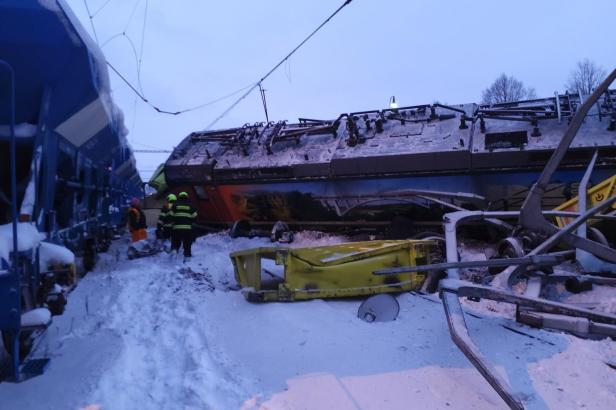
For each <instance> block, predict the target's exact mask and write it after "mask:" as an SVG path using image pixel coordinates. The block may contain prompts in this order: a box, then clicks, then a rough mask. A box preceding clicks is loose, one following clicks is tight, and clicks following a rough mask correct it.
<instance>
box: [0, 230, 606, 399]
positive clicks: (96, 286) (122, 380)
mask: <svg viewBox="0 0 616 410" xmlns="http://www.w3.org/2000/svg"><path fill="white" fill-rule="evenodd" d="M341 240H343V238H336V237H320V236H319V235H316V234H311V233H300V234H299V235H298V236H297V241H296V243H295V244H294V246H308V245H316V244H319V245H321V244H326V243H331V242H336V241H341ZM263 245H268V246H269V245H270V244H269V242H268V241H267V240H265V239H245V238H239V239H230V238H229V237H227V236H226V235H224V234H212V235H208V236H206V237H203V238H200V239H199V240H198V241H197V242H196V244H195V245H194V247H193V254H194V255H195V256H194V258H193V260H192V261H190V262H189V263H188V265H189V266H190V267H191V268H192V270H193V271H194V272H196V273H197V274H196V275H191V274H182V273H180V268H181V266H182V264H181V263H179V262H178V261H175V260H170V258H169V256H168V255H166V254H159V255H155V256H152V257H148V258H143V259H137V260H132V261H128V260H126V256H125V252H126V243H124V242H122V243H116V244H114V246H113V247H112V249H111V250H110V252H109V253H107V254H105V255H102V257H101V261H100V262H99V264H98V265H97V268H96V270H95V271H93V272H91V273H89V274H88V275H87V276H86V277H85V278H84V279H83V280H82V281H81V282H80V284H79V286H78V287H77V288H76V290H75V291H74V292H72V293H71V295H70V297H69V303H68V306H67V311H66V312H65V314H64V315H63V316H60V317H55V318H54V320H53V324H52V326H51V327H50V328H49V329H48V331H47V332H46V333H45V334H44V335H43V336H42V337H41V338H40V339H39V340H38V341H37V345H36V347H35V352H34V354H33V356H34V357H43V356H45V357H50V358H51V364H50V367H49V369H48V371H47V372H46V373H45V374H44V375H43V376H40V377H37V378H34V379H31V380H28V381H26V382H24V383H21V384H11V383H2V384H0V408H1V409H23V410H28V409H37V410H38V409H75V410H76V409H88V410H93V409H104V410H108V409H109V410H115V409H119V410H122V409H245V410H247V409H409V408H425V409H492V408H505V405H504V403H503V402H502V400H501V399H500V398H499V397H498V395H497V394H496V393H495V392H494V391H493V390H492V388H491V387H490V386H489V385H488V383H487V382H486V381H484V380H483V378H482V377H481V376H480V375H479V373H478V372H477V371H476V370H475V369H474V367H473V366H472V365H471V364H470V363H469V362H468V361H467V360H466V358H465V357H464V356H463V355H462V353H460V352H459V351H458V349H457V348H456V347H455V346H454V344H453V343H452V341H451V339H450V336H449V332H448V330H447V325H446V323H445V317H444V312H443V308H442V305H441V304H440V301H439V300H438V298H437V297H436V296H421V295H415V294H410V293H407V294H402V295H400V296H399V297H398V301H399V302H400V306H401V311H400V316H399V317H398V319H397V320H396V321H393V322H387V323H366V322H363V321H361V320H359V319H358V318H357V317H356V314H357V309H358V307H359V305H360V303H361V300H359V299H354V300H336V301H332V300H330V301H323V300H314V301H308V302H294V303H269V304H251V303H248V302H246V301H245V300H244V298H243V296H242V295H241V293H240V292H239V291H237V290H234V289H236V286H235V281H234V277H233V268H232V266H231V263H230V260H229V257H228V253H229V252H231V251H233V250H238V249H244V248H248V247H256V246H263ZM601 292H606V291H605V290H601ZM612 296H613V294H612ZM465 306H466V308H468V309H473V304H472V303H465ZM477 306H478V308H477V310H476V312H475V313H474V314H473V315H467V323H468V325H469V328H470V331H471V333H472V334H473V336H474V338H475V340H476V342H477V344H478V345H479V346H480V348H481V349H482V350H483V352H484V353H485V354H486V356H487V357H488V358H490V359H491V360H492V361H493V362H494V363H495V365H496V366H497V368H498V369H499V371H502V372H503V374H504V375H505V377H506V378H507V379H508V380H509V381H510V383H511V385H512V386H513V388H514V389H515V390H516V391H517V392H519V394H520V395H521V397H523V398H524V401H525V403H526V405H527V406H528V408H532V409H546V408H550V409H578V408H588V409H613V408H614V406H615V403H616V370H614V369H613V368H611V367H610V366H609V365H608V363H611V364H614V363H616V344H615V343H614V342H612V341H610V340H602V341H588V340H581V339H578V338H575V337H573V336H568V335H564V334H560V333H555V332H547V331H541V330H535V329H531V328H528V327H525V326H521V325H518V324H516V323H515V322H513V321H511V320H509V319H507V318H504V317H501V316H500V315H499V314H497V313H495V312H497V311H499V309H496V308H494V309H492V308H488V309H487V310H486V309H483V308H481V306H480V305H477ZM477 313H479V314H477ZM511 329H514V330H516V331H518V332H521V333H523V334H520V333H516V332H514V331H512V330H511Z"/></svg>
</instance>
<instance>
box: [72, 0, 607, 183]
mask: <svg viewBox="0 0 616 410" xmlns="http://www.w3.org/2000/svg"><path fill="white" fill-rule="evenodd" d="M67 2H68V3H69V5H71V7H72V8H73V11H74V12H75V14H77V16H78V17H79V18H80V19H81V20H82V22H83V25H84V26H85V27H86V29H87V30H88V31H91V29H90V26H89V23H88V19H87V14H86V11H85V7H84V2H83V0H67ZM106 2H107V0H88V5H89V6H90V10H91V11H92V12H93V13H94V12H96V11H97V10H99V9H100V7H101V6H103V5H104V4H105V3H106ZM342 2H343V1H342V0H293V1H284V0H261V1H248V0H244V1H240V0H227V1H209V0H175V1H169V0H149V2H148V20H147V26H146V32H145V43H144V51H143V60H142V67H141V82H142V85H143V90H144V93H145V95H146V97H147V98H149V99H150V100H151V101H152V102H153V103H155V104H157V105H159V106H161V108H164V109H169V110H177V109H181V108H186V107H188V106H193V105H197V104H200V103H203V102H205V101H209V100H213V99H215V98H217V97H220V96H222V95H225V94H228V93H229V92H232V91H235V90H236V89H238V88H240V87H243V86H245V85H247V84H250V83H252V82H255V81H256V80H258V79H259V78H260V77H261V76H262V75H263V74H265V73H266V72H267V71H268V70H269V69H270V68H271V67H272V66H273V65H274V64H275V63H276V62H277V61H278V60H279V59H280V58H281V57H282V56H284V55H286V54H287V52H288V51H290V50H291V49H292V48H293V47H294V46H295V45H297V44H298V43H299V41H301V40H302V39H303V38H304V37H305V36H306V35H307V34H308V33H309V32H311V31H312V30H313V29H314V28H315V27H316V26H317V25H318V24H320V23H321V22H322V21H323V20H324V19H325V18H326V17H327V16H329V14H331V13H332V12H333V11H334V10H335V9H336V8H337V7H338V6H339V5H340V4H342ZM145 4H146V1H145V0H111V1H109V3H108V4H107V5H106V6H105V7H104V8H103V9H101V10H100V12H98V14H96V16H95V18H94V24H95V27H96V29H97V32H98V37H99V40H100V42H101V43H103V42H104V41H105V40H107V39H109V38H110V37H112V36H113V35H115V34H117V33H121V32H122V31H123V30H124V28H125V27H126V26H127V24H128V28H127V30H126V32H127V34H128V35H129V36H130V38H131V39H132V40H133V41H134V43H135V46H136V48H137V51H139V49H140V43H141V27H142V22H143V14H144V8H145ZM135 5H136V11H135V14H134V16H133V18H132V19H131V20H130V22H129V16H130V14H131V10H133V7H134V6H135ZM614 16H616V1H614V0H595V1H593V0H589V1H583V2H582V1H572V0H569V1H568V0H563V1H557V0H550V1H537V0H535V1H531V0H519V1H515V2H500V1H487V0H475V1H462V0H457V1H455V0H450V1H421V2H419V1H412V0H353V2H352V3H351V4H350V5H349V6H347V7H346V8H345V9H344V10H343V11H342V12H341V13H340V14H339V15H338V16H336V17H335V18H334V19H333V20H332V21H331V22H330V23H329V24H328V25H326V26H325V27H324V28H323V30H322V31H321V32H319V33H318V34H317V35H316V36H315V37H313V38H312V39H311V40H310V42H308V43H307V44H306V45H305V46H304V47H303V48H302V49H300V51H298V53H297V54H295V55H294V57H293V58H292V59H291V60H290V62H289V63H288V64H284V65H283V66H282V67H281V68H280V69H279V71H277V72H276V73H275V74H273V75H272V76H271V77H270V78H269V79H268V80H267V81H266V83H265V88H266V89H267V101H268V108H269V113H270V119H273V120H280V119H288V120H291V121H293V120H296V119H297V117H298V116H302V117H309V118H335V117H337V116H338V115H339V114H340V113H342V112H350V111H358V110H364V109H375V108H382V107H385V106H386V105H387V103H388V100H389V97H390V96H391V95H395V96H396V99H397V100H398V103H399V104H400V105H411V104H421V103H431V102H433V101H435V100H439V101H441V102H447V103H450V104H454V103H462V102H474V101H478V100H479V99H480V96H481V91H482V89H484V88H485V87H487V86H488V85H489V84H490V83H491V82H492V81H493V80H494V79H495V78H496V76H497V75H498V74H500V73H501V72H505V73H507V74H510V75H513V76H515V77H517V78H519V79H520V80H522V81H523V82H524V83H525V84H526V85H528V86H532V87H535V89H536V91H537V94H538V96H549V95H552V94H553V93H554V91H556V90H559V91H564V83H565V81H566V79H567V77H568V75H569V72H570V71H571V70H572V68H573V67H574V65H575V62H576V61H577V60H579V59H582V58H586V57H587V58H589V59H591V60H594V61H595V62H597V63H598V64H600V65H601V66H603V67H604V68H605V69H606V70H611V69H613V68H615V67H616V38H615V36H614V25H613V19H614ZM103 51H104V53H105V55H106V57H107V59H108V60H109V61H111V63H112V64H114V65H115V66H116V67H117V68H118V69H119V70H120V71H122V72H123V73H125V75H126V76H127V77H128V78H129V79H130V80H131V81H133V82H135V83H136V63H135V58H134V57H133V51H132V49H131V46H130V44H129V42H128V41H127V40H126V39H125V38H121V37H118V38H116V39H115V40H113V41H111V42H109V43H108V44H107V45H105V46H104V48H103ZM110 76H111V81H112V85H113V89H114V97H115V100H116V103H117V104H118V105H119V106H120V107H121V108H122V109H123V110H124V112H125V116H126V126H127V128H128V129H129V130H130V131H131V134H130V135H129V140H130V141H131V143H132V144H133V146H134V147H135V148H148V147H156V148H168V149H171V148H172V147H173V146H174V145H176V144H177V143H178V142H179V141H181V140H182V138H184V137H185V136H186V135H187V134H188V133H189V132H191V131H193V130H198V129H203V128H205V127H206V126H207V125H208V124H209V123H210V122H211V121H212V120H213V119H214V118H215V117H217V116H218V115H219V114H220V113H221V112H222V111H223V110H224V109H225V108H226V107H227V106H228V105H230V104H231V102H232V101H233V98H230V99H227V100H224V101H222V102H221V103H218V104H215V105H212V106H210V107H208V108H205V109H202V110H199V111H196V112H192V113H190V114H185V115H181V116H175V117H172V116H164V115H160V114H157V113H155V112H154V111H153V110H152V109H151V108H150V107H148V106H147V105H145V104H143V103H142V102H139V101H138V102H137V103H136V104H135V97H134V95H133V94H132V92H131V91H130V90H129V89H128V88H127V87H126V86H125V85H124V84H123V83H121V82H120V80H119V79H118V78H117V77H116V76H115V74H113V73H110ZM263 120H264V115H263V109H262V106H261V101H260V97H259V94H258V92H255V93H253V94H252V95H251V96H250V97H248V98H247V99H246V100H245V101H244V102H242V103H241V104H240V105H239V106H238V107H237V108H236V109H235V110H234V111H232V112H231V113H230V114H229V115H228V116H227V117H226V118H225V119H224V120H221V121H220V122H219V123H218V124H217V126H216V127H215V128H223V127H233V126H241V125H243V124H244V123H246V122H255V121H263ZM166 157H167V155H153V154H139V155H138V156H137V160H138V168H139V169H140V170H143V172H142V176H143V177H144V178H147V177H149V175H150V174H151V172H150V171H149V170H153V169H154V168H155V167H156V165H157V164H158V163H160V162H162V161H164V160H165V159H166Z"/></svg>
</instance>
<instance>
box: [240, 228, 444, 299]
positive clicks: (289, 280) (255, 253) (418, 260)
mask: <svg viewBox="0 0 616 410" xmlns="http://www.w3.org/2000/svg"><path fill="white" fill-rule="evenodd" d="M437 246H438V244H437V243H436V242H434V241H427V240H422V241H419V240H402V241H393V240H392V241H368V242H354V243H343V244H339V245H331V246H318V247H310V248H287V247H262V248H254V249H247V250H243V251H238V252H233V253H231V254H230V255H229V256H230V258H231V261H232V262H233V267H234V269H235V279H236V281H237V283H238V284H239V285H240V286H242V288H244V290H243V294H244V297H245V298H246V299H247V300H249V301H251V302H270V301H293V300H302V299H317V298H340V297H349V296H360V295H371V294H375V293H386V292H403V291H409V290H416V289H419V288H420V287H421V286H422V284H423V282H424V280H425V279H426V274H427V272H416V273H404V274H399V275H387V276H375V275H373V274H372V272H374V271H376V270H379V269H386V268H395V267H401V266H417V265H425V264H429V263H430V260H429V259H430V256H429V255H430V253H431V252H434V249H435V248H436V247H437Z"/></svg>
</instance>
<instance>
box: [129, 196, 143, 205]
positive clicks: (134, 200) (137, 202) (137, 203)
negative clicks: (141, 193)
mask: <svg viewBox="0 0 616 410" xmlns="http://www.w3.org/2000/svg"><path fill="white" fill-rule="evenodd" d="M140 203H141V201H139V198H137V197H134V198H133V199H131V200H130V205H131V206H139V204H140Z"/></svg>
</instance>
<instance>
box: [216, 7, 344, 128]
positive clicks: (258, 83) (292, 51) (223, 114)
mask: <svg viewBox="0 0 616 410" xmlns="http://www.w3.org/2000/svg"><path fill="white" fill-rule="evenodd" d="M351 1H353V0H346V1H345V2H344V3H343V4H342V5H341V6H340V7H338V9H336V11H334V12H333V13H332V14H331V16H329V17H328V18H327V19H325V21H324V22H323V23H321V24H320V25H319V26H318V27H317V28H316V29H314V31H313V32H312V33H310V34H309V35H308V37H306V38H305V39H304V40H303V41H302V42H301V43H299V44H298V45H297V47H295V48H294V49H293V50H291V52H290V53H289V54H287V55H286V56H285V57H284V58H283V59H282V60H280V61H279V62H278V64H276V65H275V66H274V68H272V69H271V70H269V71H268V72H267V74H265V75H264V76H263V77H261V79H260V80H259V81H257V83H256V84H255V85H253V86H252V87H251V88H250V89H249V90H248V91H246V93H244V94H243V95H242V96H241V97H240V98H238V99H237V100H236V101H235V102H234V103H233V104H231V106H230V107H229V108H227V109H226V110H225V111H223V112H222V114H220V115H219V116H218V117H216V118H215V119H214V121H212V122H211V123H210V124H209V125H208V126H207V127H206V128H205V130H206V131H207V130H209V129H210V128H212V127H213V126H214V125H215V124H216V123H217V122H218V121H220V120H221V119H222V118H224V117H225V116H226V115H227V114H228V113H229V112H230V111H231V110H232V109H234V108H235V107H236V106H237V105H238V104H239V103H240V102H241V101H242V100H243V99H244V98H246V97H247V96H248V94H250V93H251V92H253V91H254V89H255V88H257V87H258V86H260V85H261V83H262V82H263V81H265V79H266V78H267V77H269V76H270V75H271V74H272V73H273V72H274V71H276V69H278V67H280V66H281V65H282V64H283V63H284V62H285V61H287V60H288V59H289V57H291V56H292V55H293V54H294V53H295V52H296V51H297V50H299V48H300V47H301V46H303V45H304V44H305V43H306V42H307V41H308V40H310V38H311V37H312V36H314V35H315V34H316V33H317V31H319V30H320V29H321V28H322V27H323V26H324V25H325V24H327V23H328V22H329V21H330V20H331V19H332V18H333V17H334V16H335V15H336V14H338V13H339V12H340V10H342V9H343V8H344V7H346V6H347V5H348V4H349V3H351Z"/></svg>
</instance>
